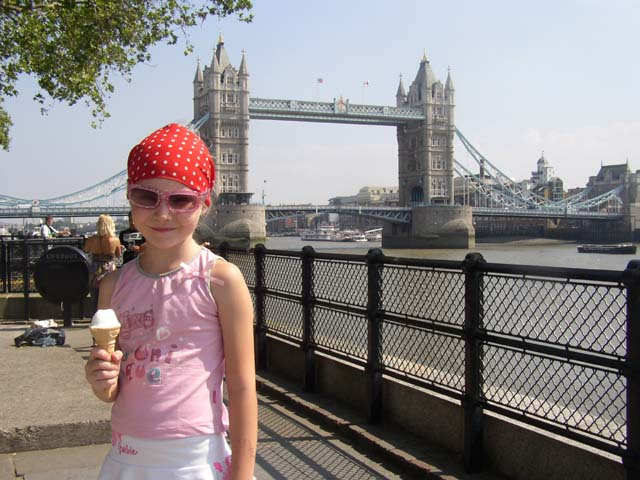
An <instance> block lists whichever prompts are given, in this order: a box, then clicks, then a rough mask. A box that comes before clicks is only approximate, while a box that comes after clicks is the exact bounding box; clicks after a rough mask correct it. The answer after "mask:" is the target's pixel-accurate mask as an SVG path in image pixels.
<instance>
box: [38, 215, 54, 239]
mask: <svg viewBox="0 0 640 480" xmlns="http://www.w3.org/2000/svg"><path fill="white" fill-rule="evenodd" d="M52 223H53V217H52V216H51V215H48V216H47V218H45V219H44V223H43V224H42V225H41V226H40V236H41V237H42V238H52V237H55V236H56V235H57V234H58V231H57V230H56V229H55V228H53V225H52Z"/></svg>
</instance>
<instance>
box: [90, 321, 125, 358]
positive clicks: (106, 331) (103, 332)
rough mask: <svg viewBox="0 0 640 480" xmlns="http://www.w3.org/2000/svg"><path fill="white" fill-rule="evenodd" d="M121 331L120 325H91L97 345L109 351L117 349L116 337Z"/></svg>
mask: <svg viewBox="0 0 640 480" xmlns="http://www.w3.org/2000/svg"><path fill="white" fill-rule="evenodd" d="M119 333H120V327H111V328H98V327H91V335H93V338H94V340H95V341H96V345H97V346H98V347H100V348H103V349H105V350H106V351H107V352H109V353H113V352H115V351H116V338H117V337H118V334H119Z"/></svg>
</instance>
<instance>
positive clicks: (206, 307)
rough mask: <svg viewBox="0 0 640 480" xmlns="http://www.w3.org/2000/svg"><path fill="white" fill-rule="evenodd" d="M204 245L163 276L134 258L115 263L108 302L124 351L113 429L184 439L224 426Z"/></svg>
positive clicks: (211, 258) (219, 349)
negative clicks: (115, 276) (148, 270)
mask: <svg viewBox="0 0 640 480" xmlns="http://www.w3.org/2000/svg"><path fill="white" fill-rule="evenodd" d="M217 258H219V257H217V256H216V255H214V254H213V253H211V252H210V251H209V250H207V249H206V248H203V249H202V250H201V251H200V253H199V254H198V255H197V256H196V257H195V258H194V259H193V260H192V261H190V262H189V263H188V264H182V266H181V267H180V268H178V269H176V270H174V271H171V272H167V273H164V274H161V275H151V274H148V273H145V272H144V271H142V269H141V268H140V266H139V264H138V259H136V260H135V261H133V262H128V263H126V264H125V265H124V266H123V267H122V268H121V270H120V275H119V278H118V281H117V283H116V287H115V290H114V292H113V296H112V299H111V306H112V308H113V309H114V310H115V312H116V314H117V315H118V319H119V320H120V323H121V324H122V327H121V330H120V337H119V344H120V349H121V350H122V352H123V353H124V356H123V359H122V364H121V366H120V377H119V380H118V383H119V388H120V390H119V393H118V397H117V399H116V402H115V404H114V405H113V408H112V409H111V425H112V428H113V430H115V431H117V432H120V433H124V434H127V435H130V436H133V437H142V438H157V439H166V438H183V437H189V436H194V435H209V434H214V433H222V432H225V431H226V430H227V428H228V425H229V419H228V413H227V409H226V407H225V405H224V403H223V402H222V377H223V375H224V350H223V344H222V330H221V328H220V322H219V319H218V309H217V306H216V302H215V300H214V299H213V296H212V294H211V290H210V272H211V269H212V267H213V264H214V263H215V261H216V259H217Z"/></svg>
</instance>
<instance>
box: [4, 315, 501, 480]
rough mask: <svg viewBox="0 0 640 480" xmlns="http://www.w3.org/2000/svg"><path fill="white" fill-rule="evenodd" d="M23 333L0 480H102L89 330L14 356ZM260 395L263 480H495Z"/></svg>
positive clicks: (369, 430) (103, 448) (12, 374)
mask: <svg viewBox="0 0 640 480" xmlns="http://www.w3.org/2000/svg"><path fill="white" fill-rule="evenodd" d="M24 328H25V326H24V325H7V324H0V358H1V359H2V362H0V378H2V383H1V384H0V405H2V409H1V410H0V480H15V479H25V480H41V479H70V480H75V479H78V480H79V479H83V480H84V479H91V478H95V477H96V475H97V472H98V469H99V466H100V464H101V463H102V459H103V458H104V455H105V454H106V452H107V450H108V448H109V444H108V442H110V438H111V434H110V428H109V412H110V406H109V405H107V404H104V403H102V402H100V401H99V400H97V399H95V397H93V395H92V394H91V392H90V389H89V388H88V387H87V385H86V383H85V381H84V370H83V365H84V362H85V359H86V357H87V355H88V351H89V349H90V345H91V338H90V335H89V332H88V329H87V328H86V327H75V328H70V329H65V331H66V333H67V343H68V345H67V346H65V347H47V348H39V347H23V348H19V349H18V348H15V347H14V346H13V338H14V337H16V336H17V335H19V334H20V333H22V331H23V330H24ZM258 390H259V398H258V401H259V419H258V420H259V439H258V452H257V458H256V471H255V475H256V478H257V479H259V480H262V479H265V480H269V479H331V478H335V479H351V478H353V479H399V478H408V479H410V478H442V479H445V478H446V479H458V478H460V479H478V480H485V479H487V480H489V479H493V478H495V477H493V476H490V475H486V474H482V475H473V476H468V475H466V474H464V472H463V471H462V470H461V466H460V459H459V458H454V457H450V456H448V455H447V454H445V453H442V452H439V451H437V450H434V449H431V448H428V447H426V446H425V445H423V443H422V442H420V441H418V440H417V439H413V438H411V437H410V436H409V435H407V434H406V432H398V431H394V430H393V429H391V428H388V427H373V426H370V425H368V424H366V422H364V421H363V420H362V419H360V418H357V417H356V416H354V415H353V414H352V413H350V412H349V411H346V410H343V409H339V408H338V407H336V406H335V405H334V404H333V403H332V402H331V401H330V400H329V399H323V398H321V397H318V396H314V395H310V394H303V393H302V392H300V391H299V390H298V389H297V388H296V387H295V386H293V385H289V384H287V383H285V382H282V381H281V380H278V379H275V378H271V377H269V376H268V375H267V374H260V375H259V376H258Z"/></svg>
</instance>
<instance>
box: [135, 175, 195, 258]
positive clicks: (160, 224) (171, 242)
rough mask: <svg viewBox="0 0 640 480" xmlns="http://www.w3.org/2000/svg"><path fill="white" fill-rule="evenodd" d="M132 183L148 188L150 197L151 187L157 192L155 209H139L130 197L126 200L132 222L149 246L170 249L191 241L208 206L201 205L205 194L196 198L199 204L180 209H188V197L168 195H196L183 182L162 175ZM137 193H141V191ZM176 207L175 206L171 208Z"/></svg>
mask: <svg viewBox="0 0 640 480" xmlns="http://www.w3.org/2000/svg"><path fill="white" fill-rule="evenodd" d="M135 185H136V186H141V187H146V188H149V189H150V191H151V193H150V195H151V197H152V198H153V195H154V194H153V192H152V191H153V190H156V191H158V192H159V193H160V197H161V198H160V202H159V204H158V205H157V206H156V207H155V208H142V207H140V206H137V205H136V204H135V203H134V202H133V201H131V200H130V202H129V203H130V204H131V216H132V218H133V223H134V224H135V226H136V228H137V229H138V231H139V232H140V233H141V234H142V235H143V236H144V238H145V240H146V241H147V242H149V244H150V245H151V246H154V247H156V248H162V249H165V248H172V247H176V246H178V245H180V244H183V243H185V242H187V241H189V240H191V238H192V235H193V232H194V230H195V229H196V227H197V226H198V221H199V220H200V216H201V215H202V213H203V212H204V211H205V210H206V208H207V207H206V205H205V204H204V198H205V197H201V198H200V199H199V205H198V207H197V208H196V209H195V210H192V211H183V209H182V207H183V206H186V207H187V208H186V210H189V208H188V207H189V204H188V202H189V198H190V197H184V198H182V197H173V198H170V197H168V196H167V195H168V194H171V193H178V192H189V193H195V194H198V192H196V191H195V190H190V189H188V188H187V187H186V186H184V185H183V184H182V183H178V182H174V181H173V180H168V179H165V178H151V179H146V180H142V181H140V182H138V183H136V184H135ZM138 193H141V194H144V191H142V192H138ZM143 200H146V199H143ZM185 202H186V203H185ZM170 206H171V207H172V208H170ZM175 206H177V207H178V209H174V208H173V207H175Z"/></svg>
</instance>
